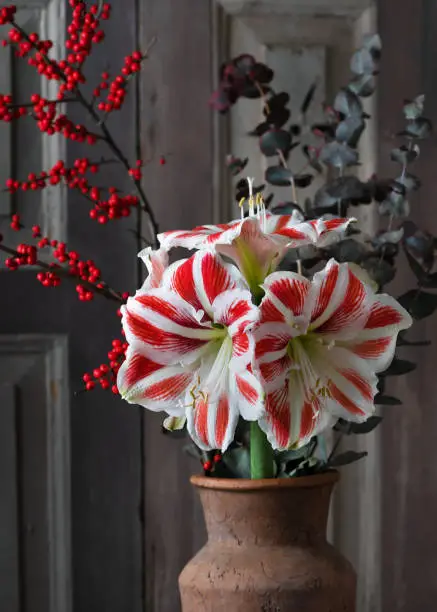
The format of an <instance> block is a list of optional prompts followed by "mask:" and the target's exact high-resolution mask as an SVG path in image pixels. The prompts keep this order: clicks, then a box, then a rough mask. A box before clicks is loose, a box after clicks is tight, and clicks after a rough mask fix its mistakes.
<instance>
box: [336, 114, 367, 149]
mask: <svg viewBox="0 0 437 612" xmlns="http://www.w3.org/2000/svg"><path fill="white" fill-rule="evenodd" d="M365 127H366V124H365V123H364V121H363V119H361V117H358V116H357V117H355V116H353V117H347V118H346V119H344V120H343V121H341V122H340V123H339V124H338V126H337V129H336V130H335V138H336V140H337V141H338V142H344V143H346V144H348V145H349V146H351V147H356V146H357V145H358V142H359V140H360V136H361V134H362V133H363V131H364V128H365Z"/></svg>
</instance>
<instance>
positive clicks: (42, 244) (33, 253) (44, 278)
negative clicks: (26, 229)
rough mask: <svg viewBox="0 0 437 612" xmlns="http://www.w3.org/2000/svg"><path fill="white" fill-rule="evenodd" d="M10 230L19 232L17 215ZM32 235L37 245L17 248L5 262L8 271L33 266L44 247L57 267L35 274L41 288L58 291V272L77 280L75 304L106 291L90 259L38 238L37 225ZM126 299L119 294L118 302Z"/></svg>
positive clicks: (99, 274) (50, 265)
mask: <svg viewBox="0 0 437 612" xmlns="http://www.w3.org/2000/svg"><path fill="white" fill-rule="evenodd" d="M11 227H12V229H14V230H19V229H21V228H22V225H21V222H20V216H19V215H13V216H12V221H11ZM32 235H33V237H34V238H39V240H38V242H37V244H36V245H30V244H19V245H18V247H17V249H16V252H15V254H14V255H13V256H12V257H8V258H7V259H6V261H5V265H6V267H7V268H9V270H18V268H19V267H21V266H32V265H35V264H37V263H38V250H40V249H44V248H47V247H48V248H51V249H52V255H53V257H54V258H55V259H56V260H57V262H58V263H56V262H52V263H50V264H48V267H49V269H48V270H47V271H41V272H38V274H37V275H36V277H37V279H38V280H39V282H40V283H41V284H42V285H43V286H44V287H58V286H59V285H60V284H61V277H60V275H59V273H60V271H61V270H62V271H63V272H66V273H67V274H68V276H70V277H71V276H73V277H76V278H77V279H78V280H79V284H78V285H77V286H76V291H77V294H78V297H79V300H81V301H82V302H89V301H90V300H92V299H93V298H94V295H95V293H96V291H99V290H107V289H108V287H107V285H106V284H105V283H103V282H102V281H101V271H100V269H99V268H98V267H97V266H96V264H95V263H94V261H93V260H92V259H88V260H81V259H80V258H79V254H78V253H77V252H76V251H70V250H68V249H67V245H66V244H65V242H60V241H58V240H50V238H48V237H47V236H45V237H42V236H41V228H40V226H39V225H34V226H33V227H32ZM59 264H67V266H66V267H65V268H62V267H61V266H60V265H59ZM80 281H82V282H80ZM127 297H128V294H127V293H123V294H121V295H120V301H122V300H126V299H127Z"/></svg>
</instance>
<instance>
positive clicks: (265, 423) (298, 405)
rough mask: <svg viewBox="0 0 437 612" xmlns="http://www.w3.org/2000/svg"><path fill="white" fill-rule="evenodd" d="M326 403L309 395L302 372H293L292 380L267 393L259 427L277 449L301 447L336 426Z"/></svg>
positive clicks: (322, 399) (321, 398)
mask: <svg viewBox="0 0 437 612" xmlns="http://www.w3.org/2000/svg"><path fill="white" fill-rule="evenodd" d="M325 404H326V398H324V397H322V396H317V395H315V394H314V395H312V396H311V395H308V393H307V390H306V389H305V387H304V384H303V379H302V377H301V376H300V374H299V372H298V371H292V372H291V374H290V378H289V380H286V381H284V382H283V384H282V386H281V387H280V388H279V389H277V390H276V391H274V392H272V393H269V394H267V397H266V409H265V416H264V417H263V418H262V419H260V421H259V424H260V427H261V429H262V430H263V431H264V432H265V433H266V435H267V438H268V440H269V442H270V444H271V445H272V447H273V448H274V449H278V450H286V449H289V448H299V447H301V446H304V445H305V444H307V443H308V442H309V441H310V440H311V438H312V437H313V436H315V435H317V434H319V433H321V432H322V431H324V430H325V429H327V428H328V427H329V426H331V425H333V424H334V422H335V419H333V418H332V417H331V415H330V414H329V413H328V412H327V410H326V408H325Z"/></svg>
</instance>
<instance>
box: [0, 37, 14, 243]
mask: <svg viewBox="0 0 437 612" xmlns="http://www.w3.org/2000/svg"><path fill="white" fill-rule="evenodd" d="M11 91H12V87H11V51H10V49H9V48H7V49H2V59H1V62H0V93H1V94H3V95H5V94H10V93H11ZM0 142H1V143H2V146H1V148H0V222H1V226H2V231H3V226H4V220H3V219H2V217H4V216H7V218H9V215H10V214H11V197H10V194H9V193H8V192H3V193H2V191H1V190H2V189H3V187H4V185H5V182H6V179H8V178H9V177H10V176H11V124H10V123H8V122H6V121H0Z"/></svg>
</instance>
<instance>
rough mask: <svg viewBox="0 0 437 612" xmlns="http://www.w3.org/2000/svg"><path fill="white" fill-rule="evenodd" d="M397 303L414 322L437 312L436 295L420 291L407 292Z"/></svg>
mask: <svg viewBox="0 0 437 612" xmlns="http://www.w3.org/2000/svg"><path fill="white" fill-rule="evenodd" d="M398 301H399V303H400V304H401V306H403V307H404V308H405V309H406V310H408V312H409V313H410V315H411V316H412V317H413V319H416V321H419V320H421V319H425V318H426V317H429V316H431V315H432V314H434V312H435V311H436V310H437V294H435V293H429V292H428V291H422V290H421V289H411V290H410V291H407V293H404V294H403V295H401V297H400V298H398Z"/></svg>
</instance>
